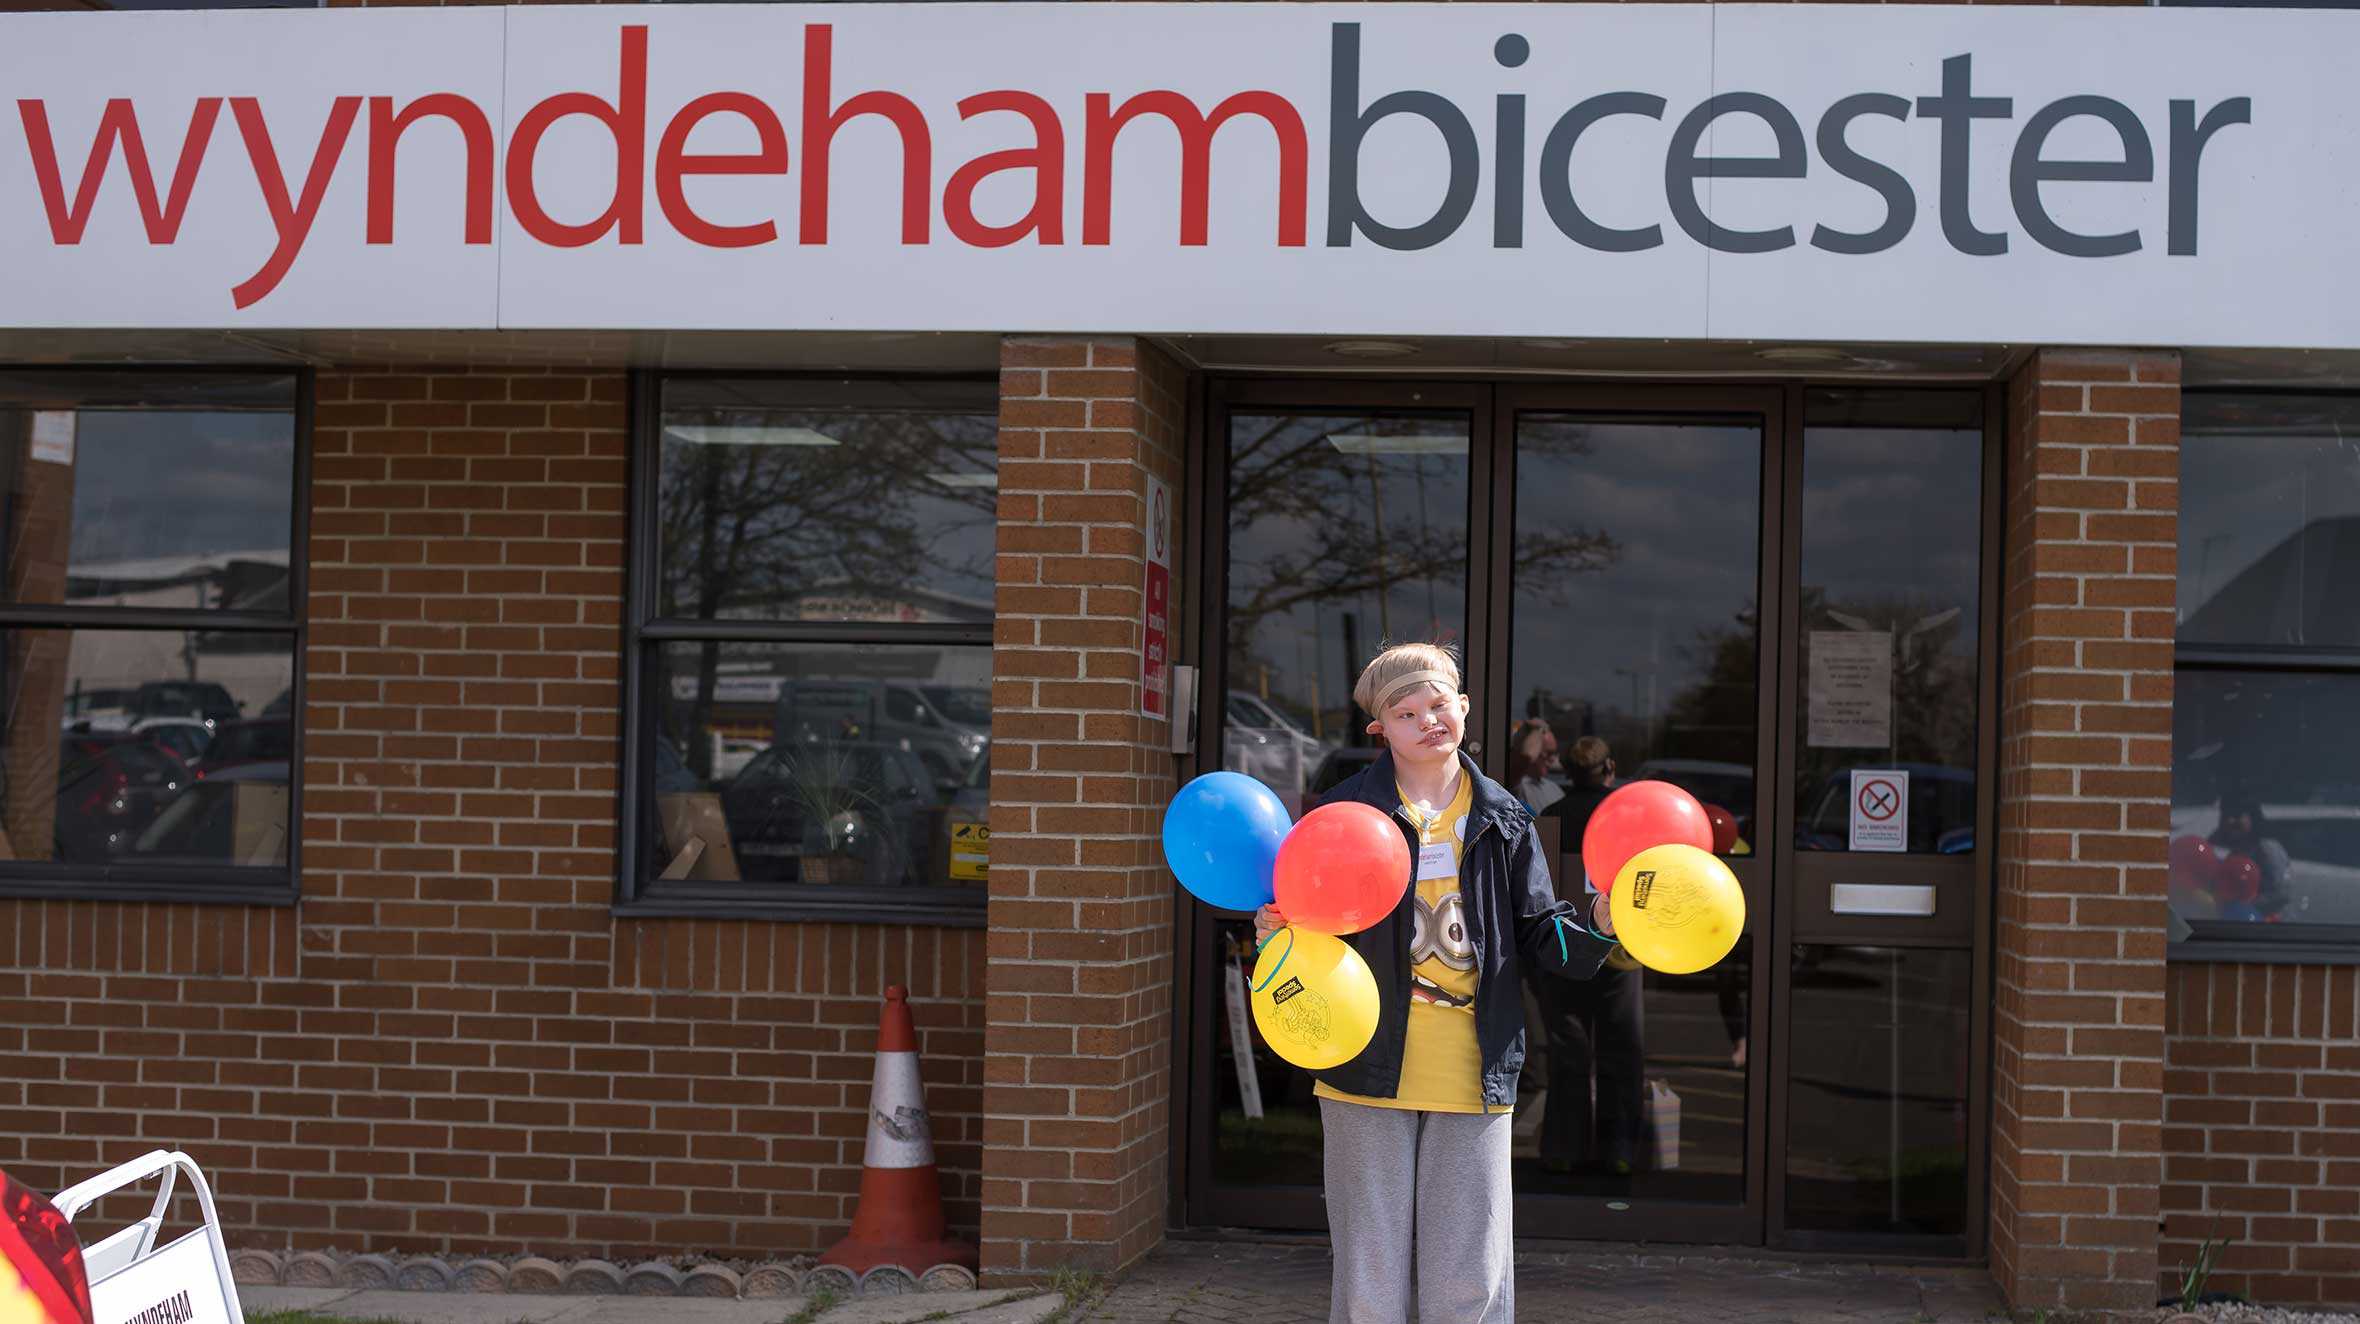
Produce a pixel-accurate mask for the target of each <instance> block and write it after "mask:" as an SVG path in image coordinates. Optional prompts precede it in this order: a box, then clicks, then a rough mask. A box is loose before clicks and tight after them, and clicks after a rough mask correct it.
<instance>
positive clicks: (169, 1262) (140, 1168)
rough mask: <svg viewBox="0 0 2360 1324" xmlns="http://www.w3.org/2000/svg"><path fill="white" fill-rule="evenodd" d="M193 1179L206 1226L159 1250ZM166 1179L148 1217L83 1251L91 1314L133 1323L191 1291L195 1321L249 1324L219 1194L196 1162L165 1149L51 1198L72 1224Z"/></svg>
mask: <svg viewBox="0 0 2360 1324" xmlns="http://www.w3.org/2000/svg"><path fill="white" fill-rule="evenodd" d="M182 1173H186V1174H188V1182H189V1187H190V1189H192V1190H194V1191H195V1192H196V1193H197V1207H198V1208H199V1209H200V1210H202V1211H203V1213H204V1216H205V1221H204V1225H203V1226H201V1227H199V1228H197V1229H196V1230H195V1231H193V1232H190V1233H189V1234H188V1235H187V1236H184V1237H181V1238H180V1239H178V1240H176V1241H173V1242H171V1243H169V1244H167V1245H165V1246H164V1247H162V1248H161V1249H159V1248H158V1247H157V1246H156V1237H157V1234H158V1233H160V1232H161V1231H162V1230H163V1227H164V1216H165V1215H166V1214H167V1213H169V1212H170V1211H171V1208H172V1192H173V1188H174V1185H175V1183H176V1182H177V1180H178V1178H179V1176H180V1174H182ZM150 1177H161V1178H162V1179H163V1180H162V1181H161V1182H159V1183H158V1184H157V1189H156V1199H155V1203H154V1204H152V1205H150V1206H149V1208H148V1212H147V1216H146V1217H144V1218H142V1219H140V1220H139V1221H138V1222H136V1223H133V1224H132V1225H131V1226H129V1227H126V1228H124V1229H123V1230H122V1231H120V1232H117V1233H115V1234H114V1235H113V1236H110V1237H108V1238H106V1239H105V1240H103V1241H100V1242H99V1243H98V1244H97V1245H95V1246H84V1247H83V1248H82V1264H83V1267H84V1268H85V1269H86V1270H87V1271H88V1272H89V1276H90V1305H91V1311H92V1314H93V1315H94V1316H95V1317H96V1318H98V1319H101V1320H116V1319H130V1318H134V1317H136V1316H137V1315H138V1314H139V1313H140V1312H142V1311H146V1310H148V1309H150V1308H152V1307H154V1306H157V1305H159V1304H163V1303H165V1302H169V1301H172V1300H173V1299H174V1297H175V1296H176V1295H177V1294H179V1293H182V1292H185V1293H187V1294H188V1296H189V1299H190V1302H191V1303H192V1307H193V1313H192V1314H191V1315H189V1316H188V1317H189V1318H195V1319H223V1320H227V1321H228V1322H229V1324H246V1316H245V1312H244V1311H242V1310H240V1309H239V1308H238V1289H237V1284H236V1282H235V1281H234V1280H233V1279H232V1278H231V1276H230V1268H229V1249H228V1247H227V1245H226V1244H225V1243H224V1241H223V1240H222V1235H221V1216H220V1215H219V1214H217V1213H216V1212H214V1209H213V1189H212V1188H211V1187H210V1186H207V1185H206V1184H205V1174H204V1173H203V1172H202V1171H200V1170H199V1169H198V1168H197V1161H196V1160H195V1159H192V1158H190V1157H189V1156H188V1155H186V1154H183V1153H181V1152H180V1151H179V1150H177V1149H159V1150H155V1151H152V1152H150V1153H147V1154H143V1155H141V1156H140V1157H138V1158H135V1159H133V1160H131V1161H130V1162H129V1163H124V1164H120V1165H118V1166H116V1167H114V1168H110V1169H108V1170H107V1171H105V1172H102V1173H100V1174H99V1175H98V1176H96V1177H92V1178H91V1179H90V1180H88V1181H86V1182H80V1183H77V1184H75V1185H73V1186H70V1187H68V1188H67V1189H65V1190H64V1191H62V1192H60V1193H59V1194H58V1196H57V1198H56V1199H55V1200H54V1201H53V1203H54V1204H56V1205H57V1211H58V1212H59V1213H61V1214H63V1215H65V1217H66V1220H67V1221H68V1222H71V1221H73V1218H74V1216H75V1215H76V1214H79V1213H81V1212H82V1211H83V1210H85V1209H87V1208H89V1207H90V1206H91V1205H94V1204H96V1203H98V1201H99V1199H100V1198H101V1197H103V1196H106V1195H111V1194H113V1193H114V1192H116V1191H119V1190H121V1189H123V1188H124V1187H126V1186H131V1185H134V1184H136V1183H138V1182H143V1181H146V1180H147V1179H149V1178H150Z"/></svg>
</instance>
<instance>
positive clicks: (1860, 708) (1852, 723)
mask: <svg viewBox="0 0 2360 1324" xmlns="http://www.w3.org/2000/svg"><path fill="white" fill-rule="evenodd" d="M1804 698H1805V699H1806V701H1807V702H1808V704H1809V709H1808V711H1809V713H1810V724H1809V726H1808V728H1807V730H1806V731H1805V733H1804V739H1805V740H1806V741H1807V742H1809V743H1810V744H1812V745H1815V746H1818V747H1820V748H1832V749H1884V748H1886V747H1887V746H1889V745H1890V744H1891V743H1892V740H1893V636H1892V634H1891V633H1889V632H1887V631H1883V630H1813V631H1812V632H1811V685H1810V689H1809V691H1808V692H1807V693H1806V694H1805V696H1804Z"/></svg>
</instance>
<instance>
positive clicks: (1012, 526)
mask: <svg viewBox="0 0 2360 1324" xmlns="http://www.w3.org/2000/svg"><path fill="white" fill-rule="evenodd" d="M1000 391H1001V397H1002V400H1001V407H1000V408H1001V414H1000V521H1001V522H1000V533H999V549H1000V568H999V601H998V620H997V625H996V638H997V643H996V646H995V647H994V649H993V676H994V683H993V694H992V704H993V708H994V712H995V716H994V725H993V733H992V734H993V740H992V811H991V813H992V870H991V902H990V905H991V923H990V934H989V938H988V942H989V968H988V980H989V987H990V997H989V1000H988V1007H987V1014H988V1023H987V1026H986V1031H985V1043H986V1047H987V1050H988V1054H989V1055H988V1057H987V1059H986V1062H985V1087H984V1109H985V1113H986V1120H985V1123H984V1139H985V1142H986V1144H987V1145H988V1146H989V1148H988V1149H987V1150H986V1151H985V1153H984V1160H983V1161H984V1192H983V1197H984V1213H983V1227H984V1234H985V1237H986V1242H985V1246H984V1268H985V1270H986V1272H987V1273H990V1274H993V1275H995V1276H998V1277H1001V1278H1013V1277H1022V1276H1037V1275H1039V1274H1041V1273H1045V1272H1048V1271H1050V1270H1053V1269H1055V1268H1057V1267H1059V1266H1061V1265H1073V1266H1076V1267H1085V1268H1096V1269H1113V1268H1118V1267H1120V1266H1122V1265H1124V1264H1127V1263H1129V1262H1130V1261H1131V1260H1133V1259H1135V1258H1137V1257H1138V1256H1139V1255H1141V1254H1143V1253H1145V1251H1146V1250H1147V1249H1148V1248H1149V1247H1151V1246H1153V1245H1154V1244H1155V1243H1156V1241H1158V1240H1160V1239H1161V1237H1162V1235H1163V1220H1164V1210H1165V1195H1166V1193H1165V1185H1166V1182H1165V1173H1166V1165H1167V1163H1168V1161H1169V1157H1168V1153H1167V1150H1166V1146H1167V1144H1168V1143H1169V1138H1170V1131H1171V1090H1172V1081H1171V1060H1170V1059H1171V1033H1172V1031H1171V1016H1172V907H1173V889H1172V882H1171V878H1170V876H1169V875H1168V874H1166V873H1165V872H1164V868H1163V858H1162V848H1161V844H1160V841H1161V838H1160V832H1161V824H1162V806H1163V805H1164V804H1165V803H1166V802H1168V801H1169V800H1170V799H1171V795H1172V792H1173V790H1174V789H1175V787H1174V782H1173V761H1172V756H1171V755H1170V754H1169V753H1167V752H1165V749H1166V747H1167V745H1168V740H1167V737H1166V731H1167V726H1166V724H1165V722H1164V721H1163V720H1162V719H1160V718H1159V719H1153V720H1150V719H1146V718H1142V717H1140V716H1139V715H1138V713H1139V639H1140V630H1141V606H1142V582H1143V577H1144V574H1145V526H1146V519H1145V496H1146V482H1145V479H1146V475H1147V474H1148V473H1150V472H1153V473H1155V474H1157V475H1159V476H1160V477H1161V478H1163V479H1164V481H1166V482H1169V483H1171V484H1172V487H1173V492H1174V494H1175V500H1176V499H1177V497H1178V493H1179V490H1180V488H1179V477H1180V454H1181V374H1180V372H1179V370H1178V369H1177V368H1176V367H1175V366H1174V365H1173V364H1172V363H1171V362H1170V361H1169V360H1167V359H1165V358H1163V357H1162V356H1161V355H1159V354H1157V353H1156V352H1155V351H1154V350H1153V349H1152V348H1150V347H1148V346H1146V345H1144V344H1140V343H1138V342H1135V341H1132V340H1128V339H1092V340H1052V339H1037V338H1011V339H1010V340H1008V341H1006V342H1004V348H1003V350H1002V354H1001V372H1000Z"/></svg>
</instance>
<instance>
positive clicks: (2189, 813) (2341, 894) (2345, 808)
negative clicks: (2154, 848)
mask: <svg viewBox="0 0 2360 1324" xmlns="http://www.w3.org/2000/svg"><path fill="white" fill-rule="evenodd" d="M2262 819H2263V825H2262V835H2263V836H2264V837H2267V838H2269V839H2271V840H2273V841H2276V842H2277V843H2278V844H2279V845H2281V846H2284V847H2285V848H2286V855H2287V871H2286V894H2287V901H2286V908H2285V910H2284V911H2283V912H2281V913H2282V915H2283V916H2284V919H2285V921H2286V922H2288V923H2296V924H2360V805H2354V804H2264V805H2263V806H2262ZM2220 825H2221V807H2220V805H2218V804H2201V805H2174V806H2173V807H2172V835H2173V836H2175V837H2180V836H2198V837H2210V836H2211V835H2212V834H2213V832H2214V830H2215V829H2217V828H2219V827H2220Z"/></svg>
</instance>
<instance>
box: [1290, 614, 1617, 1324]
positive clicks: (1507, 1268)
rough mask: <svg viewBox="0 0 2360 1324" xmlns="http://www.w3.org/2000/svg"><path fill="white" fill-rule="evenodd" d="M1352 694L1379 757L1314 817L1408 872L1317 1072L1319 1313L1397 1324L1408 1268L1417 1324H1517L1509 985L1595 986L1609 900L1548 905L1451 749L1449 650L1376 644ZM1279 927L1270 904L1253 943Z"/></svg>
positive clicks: (1478, 779) (1512, 839)
mask: <svg viewBox="0 0 2360 1324" xmlns="http://www.w3.org/2000/svg"><path fill="white" fill-rule="evenodd" d="M1352 697H1353V699H1354V700H1355V701H1356V702H1358V703H1359V705H1360V707H1361V708H1362V709H1363V710H1364V711H1366V712H1367V713H1368V714H1369V723H1368V728H1367V730H1368V733H1369V734H1370V735H1373V736H1379V737H1381V738H1382V739H1383V740H1384V742H1385V750H1384V752H1383V753H1381V754H1379V755H1378V756H1377V759H1376V762H1374V763H1373V764H1371V765H1370V766H1369V767H1367V768H1366V769H1364V770H1362V771H1361V772H1359V773H1357V774H1355V775H1354V776H1353V777H1351V778H1350V779H1349V780H1347V781H1345V782H1344V783H1343V784H1342V785H1340V786H1338V787H1336V789H1335V790H1334V791H1332V792H1330V793H1329V794H1328V795H1327V797H1326V798H1325V800H1324V801H1323V803H1336V802H1339V801H1355V802H1358V803H1361V804H1366V805H1372V806H1374V807H1376V808H1378V809H1380V810H1383V811H1384V812H1385V813H1386V814H1387V815H1388V816H1390V817H1391V818H1392V819H1393V820H1394V821H1395V823H1396V824H1397V825H1398V826H1399V827H1400V828H1401V831H1402V835H1403V837H1404V838H1405V839H1406V841H1407V843H1408V845H1409V847H1410V856H1411V859H1412V860H1413V861H1414V868H1413V882H1412V885H1411V886H1410V887H1409V888H1408V889H1407V890H1406V891H1405V892H1404V894H1403V896H1402V900H1401V904H1400V905H1399V906H1398V907H1396V908H1395V910H1394V912H1393V914H1392V915H1390V916H1389V917H1387V918H1386V919H1384V920H1383V921H1381V922H1379V923H1378V924H1377V925H1375V926H1374V927H1372V928H1369V929H1367V930H1364V931H1362V932H1360V933H1356V934H1352V935H1350V936H1348V937H1347V938H1346V939H1345V941H1346V942H1349V943H1350V944H1351V945H1352V946H1353V948H1354V949H1355V950H1356V951H1358V952H1359V953H1360V956H1361V958H1362V959H1363V960H1365V961H1367V962H1368V966H1369V972H1370V973H1371V974H1372V975H1373V976H1375V979H1376V985H1377V989H1378V990H1379V1002H1378V1020H1377V1030H1376V1035H1375V1037H1374V1038H1372V1039H1371V1040H1370V1041H1369V1046H1368V1047H1367V1048H1366V1049H1364V1050H1362V1052H1361V1054H1360V1055H1359V1056H1358V1057H1355V1058H1353V1059H1352V1060H1351V1061H1349V1062H1346V1063H1345V1064H1343V1065H1342V1066H1340V1067H1336V1068H1334V1069H1333V1070H1330V1071H1325V1072H1321V1073H1319V1077H1318V1080H1319V1083H1318V1086H1317V1088H1316V1089H1315V1091H1314V1093H1316V1094H1317V1095H1318V1097H1319V1100H1320V1105H1319V1108H1320V1123H1321V1128H1322V1132H1323V1134H1324V1138H1325V1139H1324V1143H1325V1147H1326V1159H1325V1171H1326V1195H1327V1213H1328V1230H1329V1233H1330V1235H1331V1237H1332V1239H1333V1245H1334V1253H1335V1288H1334V1294H1333V1296H1332V1298H1331V1304H1330V1307H1329V1318H1330V1320H1331V1321H1333V1324H1406V1322H1407V1320H1408V1318H1409V1308H1410V1300H1411V1288H1410V1282H1411V1266H1412V1264H1413V1263H1414V1264H1415V1266H1416V1278H1417V1291H1416V1299H1417V1307H1418V1317H1419V1318H1420V1319H1421V1320H1425V1321H1428V1322H1429V1324H1441V1322H1442V1321H1446V1320H1447V1321H1450V1324H1511V1322H1512V1321H1513V1320H1514V1319H1515V1318H1516V1299H1515V1271H1514V1258H1513V1243H1512V1236H1513V1223H1514V1215H1513V1209H1514V1191H1513V1188H1512V1186H1511V1183H1510V1178H1509V1157H1510V1155H1509V1149H1510V1144H1511V1141H1512V1139H1513V1134H1512V1131H1511V1124H1512V1120H1513V1119H1512V1118H1511V1117H1510V1115H1509V1114H1510V1112H1511V1110H1512V1109H1513V1108H1514V1106H1515V1098H1516V1077H1517V1073H1518V1071H1519V1070H1520V1069H1521V1068H1522V1066H1523V1063H1524V1011H1523V998H1522V996H1521V994H1520V993H1519V991H1518V980H1519V979H1520V978H1521V977H1522V974H1523V972H1524V970H1525V969H1526V968H1528V967H1536V968H1538V969H1541V970H1545V971H1548V972H1550V973H1552V974H1556V975H1560V976H1563V977H1566V978H1569V979H1586V978H1588V977H1589V976H1590V975H1591V974H1593V973H1595V972H1596V970H1597V969H1598V966H1599V964H1600V962H1602V961H1603V960H1605V958H1606V954H1607V952H1608V951H1610V950H1612V949H1613V947H1614V939H1613V936H1612V935H1613V932H1614V929H1613V922H1612V920H1611V918H1610V917H1609V915H1608V913H1607V909H1606V907H1605V906H1604V905H1603V904H1596V903H1593V904H1591V905H1588V906H1576V905H1573V904H1570V903H1567V902H1564V901H1560V900H1558V898H1557V895H1556V890H1555V888H1553V887H1552V886H1551V885H1550V882H1549V870H1548V862H1547V861H1546V860H1544V859H1543V858H1542V857H1541V848H1540V834H1539V833H1538V832H1537V831H1536V830H1535V829H1534V827H1533V818H1532V814H1531V812H1530V811H1529V810H1527V809H1525V807H1524V806H1523V805H1522V804H1519V803H1518V802H1517V800H1516V797H1515V796H1514V795H1512V794H1510V793H1509V792H1508V790H1507V788H1505V787H1503V786H1501V785H1500V784H1499V783H1497V782H1495V781H1492V780H1491V779H1489V778H1487V777H1485V776H1484V775H1483V774H1482V773H1481V772H1478V771H1477V770H1476V768H1475V764H1474V761H1473V760H1471V759H1469V758H1468V757H1467V756H1466V755H1465V754H1464V753H1462V752H1460V749H1459V746H1460V743H1461V741H1462V740H1463V739H1464V737H1465V734H1466V720H1467V711H1468V708H1469V706H1470V700H1469V699H1468V697H1467V695H1466V693H1465V692H1464V691H1463V690H1462V689H1461V688H1460V672H1459V664H1458V659H1457V658H1456V657H1455V656H1453V655H1452V654H1451V652H1450V651H1449V650H1448V649H1445V648H1443V647H1440V646H1438V645H1434V644H1403V645H1399V646H1396V647H1393V648H1388V649H1386V650H1385V651H1383V652H1382V653H1379V654H1378V655H1377V656H1376V658H1375V660H1373V661H1371V662H1370V663H1369V664H1368V666H1367V667H1366V668H1365V669H1364V670H1363V671H1362V672H1361V674H1360V679H1359V682H1358V683H1357V684H1355V685H1354V686H1353V692H1352ZM1603 900H1604V898H1597V899H1596V901H1597V902H1602V901H1603ZM1284 922H1285V916H1283V915H1281V914H1280V913H1278V911H1277V910H1276V909H1275V908H1273V907H1268V906H1265V907H1264V908H1263V909H1262V910H1261V911H1259V912H1258V913H1257V914H1256V915H1255V917H1254V928H1255V932H1256V935H1257V936H1258V937H1260V938H1261V939H1263V940H1267V939H1268V938H1269V936H1270V935H1271V934H1273V933H1275V932H1277V930H1278V928H1279V927H1280V925H1282V924H1283V923H1284ZM1413 1255H1414V1256H1415V1259H1414V1261H1413V1259H1412V1256H1413Z"/></svg>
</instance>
